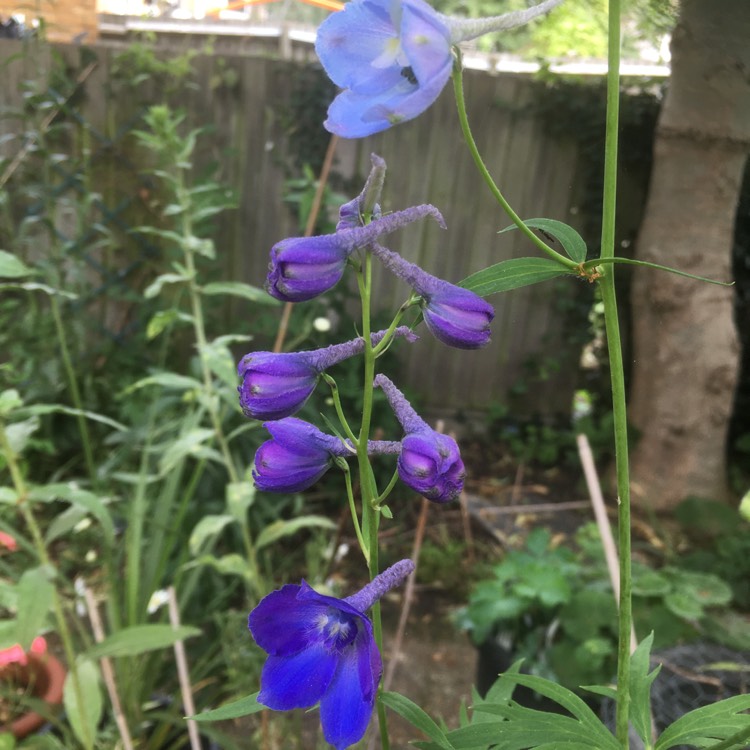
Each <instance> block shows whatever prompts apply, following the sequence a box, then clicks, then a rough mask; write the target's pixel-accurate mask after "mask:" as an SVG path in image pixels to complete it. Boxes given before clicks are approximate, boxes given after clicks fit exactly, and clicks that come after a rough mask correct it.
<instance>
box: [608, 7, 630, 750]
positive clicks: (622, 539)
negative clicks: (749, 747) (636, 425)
mask: <svg viewBox="0 0 750 750" xmlns="http://www.w3.org/2000/svg"><path fill="white" fill-rule="evenodd" d="M619 109H620V1H619V0H609V54H608V72H607V120H606V141H605V152H604V196H603V209H602V247H601V257H602V258H603V259H609V258H613V257H614V254H615V214H616V204H617V135H618V133H617V131H618V122H619ZM600 269H601V273H602V277H601V280H600V287H601V291H602V301H603V303H604V320H605V327H606V331H607V348H608V351H609V368H610V382H611V386H612V411H613V416H614V424H615V460H616V464H617V496H618V497H617V499H618V546H619V550H618V551H619V557H620V611H619V620H618V651H617V719H616V734H617V741H618V742H619V744H620V746H621V747H622V748H624V749H625V750H627V748H628V747H629V741H628V720H629V714H630V633H631V630H632V626H633V611H632V591H631V587H632V584H631V566H630V555H631V549H630V481H629V467H628V427H627V411H626V404H625V375H624V370H623V364H622V343H621V340H620V324H619V320H618V315H617V298H616V295H615V266H614V264H607V265H606V266H600Z"/></svg>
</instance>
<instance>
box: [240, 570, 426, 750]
mask: <svg viewBox="0 0 750 750" xmlns="http://www.w3.org/2000/svg"><path fill="white" fill-rule="evenodd" d="M413 571H414V563H413V562H412V561H411V560H401V561H400V562H398V563H396V564H395V565H393V566H392V567H390V568H388V569H387V570H385V571H384V572H383V573H381V574H380V575H379V576H376V577H375V579H374V580H373V581H372V582H371V583H369V584H367V585H366V586H365V587H364V588H363V589H362V590H361V591H359V593H357V594H354V595H353V596H350V597H347V598H346V599H337V598H335V597H332V596H324V595H323V594H318V593H317V592H316V591H315V590H314V589H312V588H311V587H310V586H309V585H308V584H307V583H306V582H305V581H304V580H303V581H302V583H301V585H299V586H297V585H295V584H287V585H286V586H283V587H282V588H281V589H279V590H277V591H273V592H272V593H270V594H269V595H268V596H266V597H265V598H263V599H262V600H261V602H260V603H259V604H258V606H257V607H256V608H255V609H254V610H253V611H252V612H251V613H250V617H249V619H248V626H249V628H250V632H251V633H252V635H253V638H255V642H256V643H257V644H258V645H259V646H260V647H261V648H262V649H263V650H264V651H266V652H267V653H268V659H267V660H266V663H265V665H264V666H263V672H262V674H261V678H260V684H261V689H260V694H259V695H258V703H262V704H263V705H264V706H267V707H268V708H271V709H274V710H276V711H288V710H290V709H293V708H309V707H310V706H314V705H315V704H316V703H318V702H320V722H321V724H322V726H323V736H324V737H325V739H326V742H329V743H330V744H331V745H333V746H334V747H335V748H336V750H345V748H347V747H350V746H351V745H353V744H355V743H356V742H359V740H361V739H362V737H363V736H364V734H365V731H366V730H367V725H368V724H369V723H370V717H371V716H372V710H373V707H374V705H375V696H376V693H377V689H378V684H379V683H380V676H381V674H382V671H383V665H382V660H381V658H380V652H379V651H378V647H377V644H376V643H375V637H374V635H373V630H372V623H371V622H370V620H369V619H368V618H367V617H366V616H365V612H366V611H367V610H368V609H369V608H370V607H371V606H372V605H373V604H374V603H375V602H376V601H377V600H378V599H380V598H381V597H382V596H383V595H384V594H386V593H387V592H388V591H390V590H391V589H392V588H395V587H396V586H399V585H400V584H401V583H403V581H404V579H405V578H406V577H407V576H408V575H410V574H411V573H412V572H413Z"/></svg>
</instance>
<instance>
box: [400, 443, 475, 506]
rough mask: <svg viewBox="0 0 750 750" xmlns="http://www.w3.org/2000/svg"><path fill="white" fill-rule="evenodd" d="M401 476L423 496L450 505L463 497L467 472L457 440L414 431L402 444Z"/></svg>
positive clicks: (405, 482) (406, 483)
mask: <svg viewBox="0 0 750 750" xmlns="http://www.w3.org/2000/svg"><path fill="white" fill-rule="evenodd" d="M398 475H399V477H400V478H401V481H402V482H403V483H404V484H405V485H407V486H408V487H411V488H412V489H413V490H414V491H415V492H418V493H419V494H420V495H422V497H426V498H427V499H428V500H432V501H433V502H435V503H447V502H449V501H451V500H455V499H456V498H457V497H458V496H459V495H460V494H461V490H462V489H463V486H464V477H465V476H466V471H465V469H464V463H463V461H462V460H461V454H460V452H459V450H458V445H456V441H455V440H454V439H453V438H452V437H450V436H449V435H442V434H441V433H439V432H435V430H429V431H426V432H413V433H411V435H407V436H406V437H405V438H404V439H403V440H402V441H401V455H400V456H399V458H398Z"/></svg>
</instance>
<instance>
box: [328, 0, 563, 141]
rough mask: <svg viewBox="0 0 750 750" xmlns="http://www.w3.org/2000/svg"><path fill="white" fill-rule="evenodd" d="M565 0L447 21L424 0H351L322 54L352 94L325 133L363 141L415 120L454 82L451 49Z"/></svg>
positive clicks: (340, 101) (333, 21)
mask: <svg viewBox="0 0 750 750" xmlns="http://www.w3.org/2000/svg"><path fill="white" fill-rule="evenodd" d="M559 2H561V0H545V2H542V3H540V4H539V5H537V6H535V7H533V8H529V9H527V10H523V11H515V12H512V13H506V14H505V15H502V16H494V17H492V18H480V19H461V18H452V17H449V16H444V15H442V14H441V13H438V12H437V11H435V10H434V9H433V8H432V7H430V5H428V4H427V3H426V2H424V0H351V2H348V3H347V4H346V5H345V6H344V8H343V10H340V11H338V12H336V13H333V14H331V15H330V16H329V17H328V18H327V19H326V20H325V21H324V22H323V23H322V24H321V25H320V27H319V29H318V35H317V39H316V41H315V50H316V52H317V53H318V57H319V58H320V62H321V63H322V64H323V67H324V68H325V70H326V73H328V75H329V77H330V78H331V80H332V81H333V82H334V83H335V84H336V85H337V86H339V87H341V88H342V89H344V91H343V92H342V93H340V94H339V95H338V96H337V97H336V99H335V100H334V101H333V103H332V104H331V106H330V108H329V110H328V119H327V120H326V122H325V123H324V124H325V127H326V128H327V129H328V130H329V131H330V132H332V133H336V134H337V135H340V136H342V137H344V138H362V137H363V136H367V135H372V134H373V133H377V132H379V131H381V130H385V129H387V128H389V127H391V126H392V125H396V124H398V123H400V122H405V121H406V120H411V119H413V118H414V117H416V116H417V115H419V114H421V113H422V112H424V110H426V109H427V108H428V107H429V106H430V105H431V104H432V103H433V102H434V101H435V100H436V99H437V97H438V95H439V94H440V92H441V91H442V90H443V87H444V86H445V84H446V83H447V82H448V78H449V77H450V74H451V70H452V67H453V56H452V54H451V45H453V44H457V43H458V42H462V41H467V40H469V39H474V38H475V37H477V36H481V35H482V34H486V33H488V32H490V31H500V30H503V29H508V28H511V27H513V26H518V25H520V24H524V23H527V22H528V21H530V20H531V19H532V18H535V17H536V16H538V15H540V14H542V13H545V12H547V11H548V10H550V9H551V8H553V7H554V6H555V5H557V4H558V3H559Z"/></svg>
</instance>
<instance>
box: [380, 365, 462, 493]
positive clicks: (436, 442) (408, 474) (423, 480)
mask: <svg viewBox="0 0 750 750" xmlns="http://www.w3.org/2000/svg"><path fill="white" fill-rule="evenodd" d="M373 383H374V385H375V387H377V388H382V389H383V392H384V393H385V395H386V396H387V398H388V402H389V403H390V405H391V408H392V409H393V413H394V414H395V415H396V418H397V419H398V421H399V422H400V423H401V426H402V427H403V428H404V432H405V433H406V434H405V436H404V438H403V440H402V441H401V453H400V454H399V457H398V475H399V477H400V479H401V481H402V482H403V483H404V484H405V485H407V486H408V487H411V488H412V489H413V490H414V491H415V492H418V493H419V494H420V495H422V496H423V497H426V498H427V499H428V500H432V501H433V502H436V503H447V502H449V501H450V500H455V499H456V498H457V497H458V495H459V494H461V490H462V489H463V486H464V476H465V474H466V472H465V469H464V463H463V461H462V460H461V453H460V451H459V449H458V445H457V444H456V441H455V440H454V439H453V438H452V437H450V436H449V435H443V434H441V433H439V432H436V431H435V430H433V429H432V428H431V427H430V426H429V425H428V424H427V422H425V421H424V420H423V419H422V418H421V417H420V416H419V415H418V414H417V413H416V412H415V411H414V409H413V408H412V406H411V404H410V403H409V402H408V401H407V400H406V398H404V394H403V393H401V391H399V390H398V388H396V386H395V385H394V384H393V383H392V382H391V381H390V380H389V379H388V378H387V377H386V376H385V375H383V374H380V375H376V376H375V380H374V381H373Z"/></svg>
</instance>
